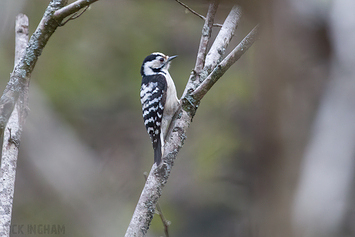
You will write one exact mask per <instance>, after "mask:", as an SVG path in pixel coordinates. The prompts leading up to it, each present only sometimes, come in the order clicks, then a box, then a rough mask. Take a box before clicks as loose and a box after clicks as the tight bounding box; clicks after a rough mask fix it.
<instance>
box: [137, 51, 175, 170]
mask: <svg viewBox="0 0 355 237" xmlns="http://www.w3.org/2000/svg"><path fill="white" fill-rule="evenodd" d="M174 58H176V56H171V57H169V56H166V55H164V54H162V53H152V54H151V55H149V56H147V57H146V58H145V59H144V61H143V64H142V67H141V75H142V85H141V91H140V98H141V103H142V112H143V119H144V125H145V127H146V129H147V132H148V134H149V135H150V139H151V141H152V144H153V149H154V162H155V163H156V164H157V165H159V164H160V162H161V158H162V156H163V147H164V143H165V139H166V135H167V133H168V130H169V126H170V123H171V120H172V118H173V116H174V114H175V112H176V110H177V108H178V106H179V100H178V98H177V94H176V88H175V84H174V81H173V79H172V78H171V76H170V74H169V71H168V69H169V66H170V61H171V60H172V59H174Z"/></svg>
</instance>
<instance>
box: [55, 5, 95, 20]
mask: <svg viewBox="0 0 355 237" xmlns="http://www.w3.org/2000/svg"><path fill="white" fill-rule="evenodd" d="M97 1H98V0H77V1H75V2H73V3H71V4H69V5H67V6H65V7H63V8H60V9H58V10H57V11H55V12H54V15H53V17H54V18H56V19H60V20H62V19H64V18H66V17H68V16H70V15H72V14H74V13H76V12H78V11H79V10H80V9H82V8H85V7H88V6H90V5H91V4H92V3H94V2H97Z"/></svg>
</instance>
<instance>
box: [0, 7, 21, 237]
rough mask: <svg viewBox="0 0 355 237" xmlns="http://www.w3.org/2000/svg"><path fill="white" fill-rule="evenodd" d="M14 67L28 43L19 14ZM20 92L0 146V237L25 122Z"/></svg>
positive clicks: (9, 211)
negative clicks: (0, 148)
mask: <svg viewBox="0 0 355 237" xmlns="http://www.w3.org/2000/svg"><path fill="white" fill-rule="evenodd" d="M15 32H16V37H15V66H16V65H17V64H18V62H19V61H20V58H21V57H22V56H23V55H24V54H25V50H26V45H27V42H28V18H27V16H26V15H23V14H19V15H18V16H17V17H16V26H15ZM24 89H25V90H24V91H20V93H21V95H20V96H19V97H20V101H18V102H17V103H16V106H15V108H14V110H13V111H12V113H11V116H10V118H9V121H8V123H7V125H6V130H5V133H4V142H3V146H2V160H1V179H0V180H1V181H2V185H1V186H0V203H1V206H0V226H2V227H3V228H2V229H1V230H0V235H1V236H10V225H11V214H12V203H13V199H14V189H15V177H16V166H17V156H18V149H19V143H20V136H21V132H22V126H23V123H24V120H25V116H26V115H27V113H26V101H27V98H28V93H26V92H27V91H28V85H27V88H24Z"/></svg>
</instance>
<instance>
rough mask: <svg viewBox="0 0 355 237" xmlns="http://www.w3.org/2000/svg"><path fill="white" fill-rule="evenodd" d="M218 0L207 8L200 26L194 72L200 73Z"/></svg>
mask: <svg viewBox="0 0 355 237" xmlns="http://www.w3.org/2000/svg"><path fill="white" fill-rule="evenodd" d="M218 4H219V0H215V1H213V2H212V3H211V4H210V5H209V8H208V12H207V16H206V19H205V23H204V25H203V28H202V35H201V40H200V46H199V49H198V53H197V59H196V64H195V72H196V73H200V72H201V70H202V69H203V66H204V64H205V57H206V53H207V45H208V42H209V40H210V38H211V33H212V25H213V22H214V17H215V15H216V12H217V8H218Z"/></svg>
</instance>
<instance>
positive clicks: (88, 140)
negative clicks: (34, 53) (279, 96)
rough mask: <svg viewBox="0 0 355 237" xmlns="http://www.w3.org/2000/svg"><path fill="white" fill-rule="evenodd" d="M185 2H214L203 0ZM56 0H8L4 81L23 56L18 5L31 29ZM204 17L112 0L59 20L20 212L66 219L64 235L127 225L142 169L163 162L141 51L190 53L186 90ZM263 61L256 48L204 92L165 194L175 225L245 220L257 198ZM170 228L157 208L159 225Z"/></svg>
mask: <svg viewBox="0 0 355 237" xmlns="http://www.w3.org/2000/svg"><path fill="white" fill-rule="evenodd" d="M186 3H187V4H188V5H189V6H190V7H191V8H193V9H194V10H196V11H197V12H199V13H201V14H203V15H205V14H206V12H207V7H208V4H207V3H206V2H204V1H187V2H186ZM47 4H48V1H43V0H31V1H25V0H23V1H19V0H17V1H11V0H2V1H1V3H0V8H1V10H0V18H2V21H1V24H0V27H1V28H0V30H1V31H0V65H1V67H0V79H1V82H0V83H1V87H2V88H4V87H5V85H6V83H7V81H8V79H9V74H10V72H11V71H12V68H13V57H14V20H15V17H16V15H17V14H18V13H20V12H21V13H24V14H26V15H27V16H28V17H29V20H30V34H31V33H33V32H34V30H35V28H36V27H37V24H38V23H39V21H40V19H41V17H42V15H43V12H44V10H45V9H46V7H47ZM230 9H231V4H230V3H229V2H228V1H227V2H223V1H222V3H221V5H220V7H219V11H218V13H217V17H216V22H218V23H223V21H224V19H225V17H226V16H227V15H228V12H229V10H230ZM251 22H252V21H250V20H249V19H248V17H245V18H243V20H242V21H241V24H240V27H239V28H238V31H237V32H236V37H235V39H233V41H232V42H231V46H230V48H229V51H230V50H231V49H232V48H233V47H234V46H235V45H237V43H238V41H239V40H240V39H242V37H244V36H245V35H246V34H247V33H248V30H250V29H251V28H252V27H253V26H254V25H253V23H251ZM202 26H203V20H201V19H199V18H198V17H196V16H195V15H193V14H191V13H189V12H187V11H186V10H185V9H184V8H183V7H182V6H180V5H179V4H178V3H177V2H175V1H173V0H171V1H165V0H151V1H143V0H135V1H125V0H120V1H113V0H111V1H110V0H102V1H99V2H97V3H95V4H93V5H92V6H91V7H90V9H89V10H88V11H87V12H85V13H84V14H83V15H82V16H81V17H79V18H78V19H76V20H73V21H70V22H68V23H67V24H66V25H65V26H63V27H60V28H58V30H57V31H56V32H55V33H54V35H53V36H52V37H51V38H50V40H49V42H48V44H47V46H46V47H45V49H44V51H43V53H42V55H41V56H40V58H39V60H38V62H37V65H36V67H35V69H34V71H33V74H32V77H31V88H30V109H31V111H30V114H29V117H28V119H27V123H26V127H25V128H24V132H23V139H22V141H21V153H20V157H19V161H18V171H17V178H16V190H15V200H14V210H13V224H24V225H28V224H30V225H35V224H55V225H57V224H60V225H65V236H123V234H124V233H125V231H126V228H127V226H128V223H129V221H130V218H131V216H132V214H133V211H134V208H135V205H136V202H137V200H138V198H139V195H140V191H141V190H142V187H143V185H144V178H143V172H144V171H149V170H150V168H151V165H152V164H153V150H152V148H151V144H150V140H149V137H148V135H147V134H146V131H145V128H144V125H143V119H142V115H141V107H140V101H139V89H140V83H141V76H140V74H139V70H140V66H141V63H142V61H143V59H144V58H145V56H147V55H148V54H150V53H152V52H156V51H160V52H163V53H165V54H167V55H176V54H177V55H179V57H178V58H177V59H176V60H174V62H173V63H172V66H171V69H170V73H171V75H172V77H173V78H174V80H175V84H176V87H177V90H178V96H181V94H182V92H183V90H184V87H185V84H186V82H187V80H188V77H189V75H190V72H191V70H192V68H193V67H194V62H195V57H196V53H197V49H198V44H199V41H200V35H201V29H202ZM218 30H219V28H214V31H213V37H214V36H215V35H216V34H217V32H218ZM252 63H253V48H251V50H249V51H248V52H247V53H246V54H245V55H244V56H243V57H242V59H241V60H239V61H238V62H237V63H236V64H235V65H233V66H232V67H231V69H230V70H229V71H228V72H227V73H226V74H225V75H224V76H223V77H222V78H221V80H220V81H219V82H218V83H217V84H216V85H215V86H214V87H213V88H212V90H211V91H210V92H209V93H208V94H207V95H206V97H205V98H204V99H203V100H202V102H201V106H200V107H199V109H198V111H197V114H196V116H195V117H194V120H193V123H192V124H191V127H190V129H189V131H188V133H187V136H188V138H187V140H186V142H185V145H184V147H183V148H182V149H181V152H180V153H179V155H178V158H177V160H176V162H175V166H174V169H173V172H172V174H171V177H170V179H169V182H168V183H167V185H166V187H165V189H164V192H163V196H162V197H161V199H160V204H161V207H162V209H163V212H164V214H165V217H166V218H167V219H168V220H170V221H171V226H170V233H171V236H175V237H177V236H206V237H208V236H235V235H236V233H238V231H239V228H240V227H239V225H240V224H238V223H241V221H240V219H241V217H242V216H243V215H244V211H245V210H246V209H247V207H248V205H249V200H248V198H247V194H248V190H247V189H246V186H245V185H244V181H245V176H246V174H245V173H244V172H243V171H242V169H241V167H244V168H245V167H246V166H247V162H246V161H245V160H246V157H247V156H248V154H249V153H250V150H251V141H250V139H251V137H250V136H251V135H250V122H249V120H248V118H249V116H250V113H251V111H250V106H251V104H252V101H253V93H254V92H253V91H254V85H253V76H254V75H253V73H252V72H251V67H252ZM163 233H164V232H163V226H162V223H161V221H160V219H159V217H158V216H155V217H154V220H153V223H152V226H151V228H150V230H149V232H148V236H162V235H163ZM25 235H26V233H25ZM13 236H17V235H16V233H13ZM21 236H24V235H21Z"/></svg>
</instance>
